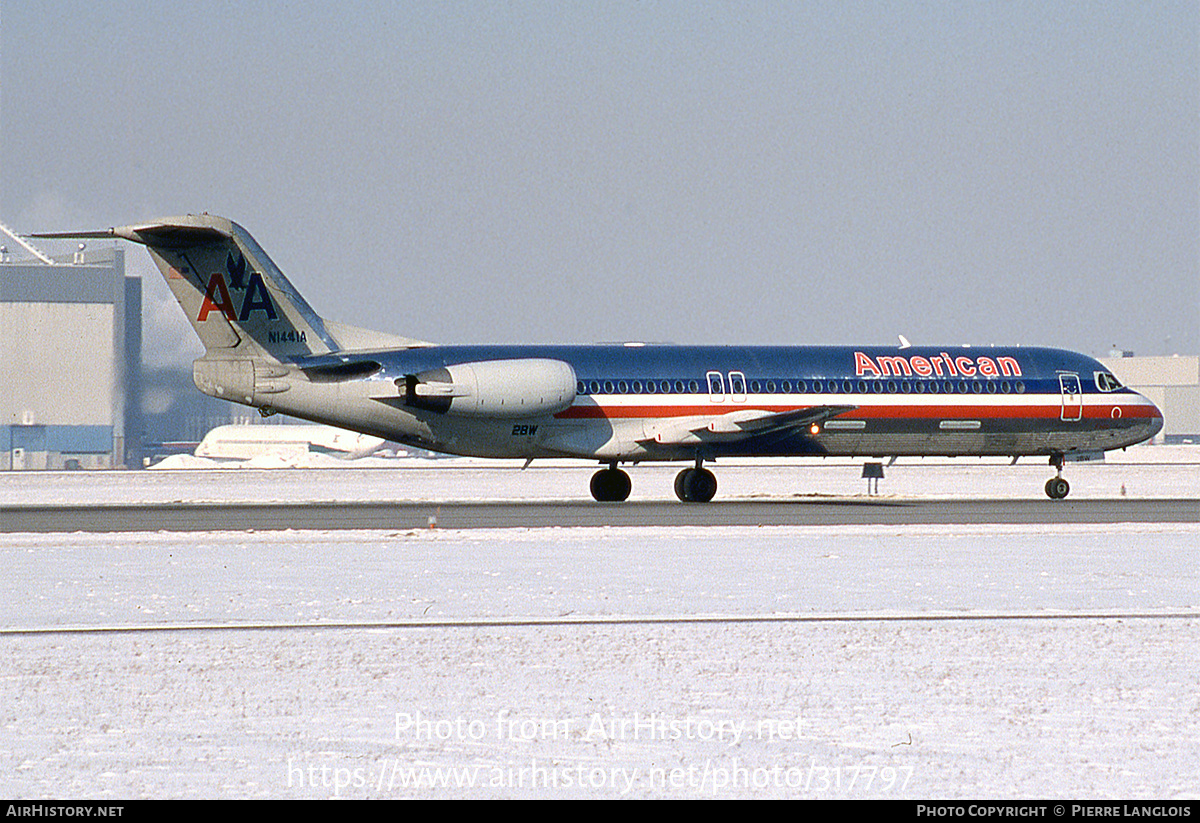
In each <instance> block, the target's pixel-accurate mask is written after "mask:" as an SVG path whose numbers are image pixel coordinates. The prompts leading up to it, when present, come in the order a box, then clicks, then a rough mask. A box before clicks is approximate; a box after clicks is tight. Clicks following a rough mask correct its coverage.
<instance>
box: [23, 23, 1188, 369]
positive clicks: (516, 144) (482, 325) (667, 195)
mask: <svg viewBox="0 0 1200 823" xmlns="http://www.w3.org/2000/svg"><path fill="white" fill-rule="evenodd" d="M0 49H2V53H0V220H2V221H3V222H5V223H7V224H8V225H10V226H12V227H13V228H15V229H16V230H18V231H21V232H32V231H48V230H58V229H77V228H103V227H108V226H111V225H122V224H128V223H135V222H140V221H144V220H147V219H151V218H154V217H162V216H168V215H174V214H181V213H186V212H196V211H209V212H212V213H215V214H221V215H224V216H226V217H229V218H231V219H233V220H235V221H237V222H239V223H241V224H242V225H243V226H245V227H246V228H247V229H249V230H250V232H251V233H252V234H254V235H255V237H256V238H257V239H258V240H259V242H260V243H261V244H262V245H263V246H264V247H265V248H266V249H267V251H268V252H269V253H270V254H271V255H272V257H273V258H274V259H275V261H276V262H277V263H278V264H279V265H280V267H281V268H282V269H283V270H284V271H285V272H286V273H287V274H288V276H289V278H290V279H291V280H292V282H293V283H294V284H295V285H296V287H297V288H298V289H299V290H300V291H301V293H303V294H304V295H305V296H306V297H307V298H308V300H309V302H310V303H312V304H313V306H314V307H315V308H316V309H317V311H318V312H320V313H322V314H324V315H326V316H328V317H331V318H333V319H338V320H342V321H344V322H348V323H352V324H355V325H360V326H366V327H370V328H377V329H381V330H386V331H392V332H396V333H399V334H404V335H408V336H413V337H419V338H423V339H426V340H432V341H437V342H448V343H449V342H471V343H483V342H554V343H561V342H582V343H585V342H592V341H599V340H608V341H611V340H670V341H674V342H680V343H700V342H711V343H767V344H803V343H883V344H888V343H892V342H894V341H895V340H896V335H897V334H904V335H906V336H907V337H908V338H909V339H910V340H912V341H913V342H914V343H919V344H923V343H929V344H936V345H943V344H947V345H948V344H957V343H975V344H988V343H1020V344H1026V345H1034V344H1042V345H1054V346H1063V347H1067V348H1072V349H1076V350H1080V351H1084V352H1087V353H1090V354H1104V353H1107V351H1108V349H1109V348H1110V346H1111V345H1112V344H1114V343H1115V344H1117V345H1119V346H1121V347H1123V348H1126V349H1133V350H1135V351H1137V352H1138V353H1139V354H1164V353H1175V352H1181V353H1197V352H1200V12H1198V4H1197V3H1196V2H1194V0H1183V1H1181V2H1162V3H1148V2H1120V3H1100V2H1077V0H1076V1H1075V2H1063V3H1057V2H1045V0H1039V1H1038V2H1029V3H1023V2H1002V3H1000V2H997V3H987V2H944V3H918V2H899V3H886V2H878V3H852V2H822V3H816V2H814V3H802V2H790V3H699V2H678V3H655V2H643V3H631V2H606V3H587V2H570V3H562V2H552V3H524V2H504V3H500V2H464V3H452V2H433V3H424V2H421V3H417V2H408V3H399V2H381V3H354V2H350V3H347V2H338V3H331V4H328V5H326V4H308V3H295V2H292V3H263V2H247V0H239V2H231V3H212V2H193V3H187V4H175V3H162V2H99V3H97V2H94V0H89V2H65V0H39V2H7V3H5V4H4V6H3V9H2V11H0ZM128 258H129V262H130V269H131V270H133V271H140V272H144V273H145V274H147V275H149V274H151V273H152V272H153V270H152V268H151V266H150V264H149V260H148V258H147V256H146V255H145V252H144V251H143V250H141V249H140V248H138V247H129V255H128ZM154 277H155V278H157V277H158V275H157V273H154ZM150 285H151V284H148V287H147V292H148V301H147V302H148V305H147V310H146V311H147V317H148V322H149V325H150V327H151V328H150V329H149V330H148V333H149V334H150V336H151V344H150V347H151V348H153V349H155V350H156V352H157V354H155V355H154V356H158V357H161V356H163V354H162V353H163V352H165V351H169V350H170V345H169V344H165V345H164V344H158V343H155V342H154V337H155V335H167V336H170V335H172V334H175V333H178V334H179V335H190V332H189V331H187V329H186V326H184V325H182V322H181V321H182V315H181V314H180V315H179V316H178V317H176V316H175V315H174V314H170V315H169V316H170V317H171V320H172V321H173V323H175V324H176V325H172V324H164V323H163V322H162V321H161V318H160V315H161V314H163V313H164V312H168V313H170V312H175V311H177V310H176V309H174V308H173V307H170V306H165V305H160V303H161V301H162V300H163V299H164V298H163V295H164V294H165V288H162V287H160V286H159V285H158V283H157V281H156V282H155V283H154V284H153V286H154V288H150ZM185 348H187V353H189V354H192V353H194V351H198V344H196V343H195V342H193V341H191V340H190V339H188V340H187V341H186V347H185Z"/></svg>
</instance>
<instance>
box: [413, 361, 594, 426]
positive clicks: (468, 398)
mask: <svg viewBox="0 0 1200 823" xmlns="http://www.w3.org/2000/svg"><path fill="white" fill-rule="evenodd" d="M396 383H397V385H398V387H399V388H400V390H401V392H402V393H403V395H404V404H405V405H406V406H412V407H413V408H417V409H425V410H426V411H433V412H439V413H441V414H453V415H462V416H464V417H493V418H503V417H538V416H541V415H546V414H555V413H557V412H560V411H562V410H563V409H565V408H567V407H568V406H570V405H571V403H573V402H574V401H575V370H574V369H573V368H571V366H570V364H568V363H564V362H563V361H561V360H541V359H528V360H488V361H482V362H478V363H460V364H458V365H454V366H447V367H446V368H444V369H431V370H430V371H426V372H421V373H420V374H410V375H408V376H407V377H404V378H401V379H400V380H397V381H396Z"/></svg>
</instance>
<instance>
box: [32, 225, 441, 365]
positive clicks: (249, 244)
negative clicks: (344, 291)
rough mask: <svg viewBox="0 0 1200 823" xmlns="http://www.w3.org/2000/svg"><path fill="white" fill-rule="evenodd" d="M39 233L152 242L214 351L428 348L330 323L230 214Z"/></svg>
mask: <svg viewBox="0 0 1200 823" xmlns="http://www.w3.org/2000/svg"><path fill="white" fill-rule="evenodd" d="M34 236H36V237H55V238H82V237H112V238H120V239H124V240H129V241H132V242H134V243H140V244H142V245H144V246H146V247H147V249H148V250H149V252H150V256H151V258H153V260H154V262H155V264H156V265H157V266H158V268H159V270H160V271H161V272H162V275H163V277H164V278H165V279H166V281H167V285H168V286H169V287H170V288H171V292H172V293H173V294H174V295H175V299H176V300H178V301H179V305H180V306H181V307H183V310H184V312H185V313H186V314H187V317H188V320H189V321H190V322H191V324H192V328H194V329H195V330H196V334H197V335H198V336H199V337H200V340H201V341H202V342H203V343H204V347H205V349H206V350H207V352H208V353H209V354H210V355H214V354H215V355H217V356H223V357H259V358H267V359H273V360H277V361H280V362H289V361H293V360H295V359H296V358H300V357H305V356H309V355H314V354H328V353H330V352H336V351H344V350H348V349H350V350H352V349H361V348H368V347H371V348H377V349H378V348H406V347H410V346H419V345H428V344H426V343H423V342H421V341H418V340H410V339H408V338H404V337H396V336H393V335H386V334H380V333H376V332H367V331H365V330H359V329H355V328H353V327H351V326H344V325H342V324H337V323H332V322H328V323H327V322H326V321H325V320H324V319H323V318H321V316H320V315H318V314H317V313H316V312H315V311H313V309H312V307H311V306H310V305H309V304H308V302H307V301H305V299H304V298H303V297H301V296H300V293H299V292H297V291H296V289H295V288H294V287H293V286H292V284H291V282H289V281H288V279H287V277H285V276H284V274H283V272H282V271H280V270H279V267H278V266H276V265H275V263H274V261H272V260H271V258H270V257H269V256H268V255H267V253H266V252H265V251H263V249H262V247H261V246H259V245H258V243H257V242H256V241H255V240H254V238H253V237H251V236H250V233H249V232H247V231H246V230H245V229H244V228H242V227H241V226H239V225H238V224H237V223H234V222H233V221H231V220H227V219H225V218H223V217H217V216H215V215H208V214H200V215H186V216H184V217H171V218H166V219H163V220H156V221H153V222H150V223H144V224H140V225H134V226H122V227H118V228H112V229H108V230H106V231H97V232H75V233H49V234H37V235H34ZM341 338H345V342H344V343H343V340H342V339H341Z"/></svg>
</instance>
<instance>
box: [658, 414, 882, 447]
mask: <svg viewBox="0 0 1200 823" xmlns="http://www.w3.org/2000/svg"><path fill="white" fill-rule="evenodd" d="M856 408H858V407H857V406H810V407H808V408H806V409H794V410H792V411H787V412H773V411H767V410H765V409H738V410H737V411H731V412H726V413H725V414H716V415H706V416H697V417H680V418H669V419H666V420H662V421H653V422H649V421H648V422H647V423H646V424H645V427H644V428H645V436H644V437H642V438H640V439H639V442H642V443H657V444H660V445H680V444H687V443H703V442H705V441H721V442H729V441H731V440H734V441H735V440H740V439H742V438H746V437H754V436H758V435H762V434H768V433H771V432H778V431H785V430H790V429H800V428H805V427H807V426H811V425H813V424H814V423H821V422H823V421H825V420H828V419H830V418H832V417H837V416H838V415H839V414H844V413H845V412H848V411H853V410H854V409H856Z"/></svg>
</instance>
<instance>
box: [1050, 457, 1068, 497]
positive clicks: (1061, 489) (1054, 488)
mask: <svg viewBox="0 0 1200 823" xmlns="http://www.w3.org/2000/svg"><path fill="white" fill-rule="evenodd" d="M1050 465H1051V466H1053V467H1054V468H1055V469H1056V470H1057V472H1058V473H1057V474H1056V475H1055V476H1054V477H1051V478H1050V479H1049V480H1047V481H1046V496H1047V497H1049V498H1050V499H1051V500H1062V499H1063V498H1064V497H1066V496H1067V494H1069V493H1070V491H1071V484H1070V483H1068V482H1067V479H1066V478H1065V477H1063V476H1062V470H1063V456H1062V455H1061V454H1052V455H1050Z"/></svg>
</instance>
